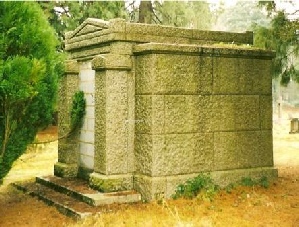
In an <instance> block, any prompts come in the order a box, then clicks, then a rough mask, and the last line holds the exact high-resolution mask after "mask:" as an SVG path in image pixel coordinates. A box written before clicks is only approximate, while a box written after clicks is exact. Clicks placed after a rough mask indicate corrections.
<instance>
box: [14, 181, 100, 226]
mask: <svg viewBox="0 0 299 227" xmlns="http://www.w3.org/2000/svg"><path fill="white" fill-rule="evenodd" d="M12 185H13V186H15V187H16V188H17V189H19V190H21V191H23V192H26V193H28V194H29V195H31V196H34V197H37V198H38V199H40V200H42V201H44V202H45V203H46V204H48V205H50V206H54V207H56V208H57V210H58V211H59V212H60V213H62V214H64V215H66V216H68V217H72V218H74V219H76V220H79V219H82V218H85V217H88V216H90V215H92V214H96V213H100V211H98V210H95V209H94V208H95V207H92V206H90V205H88V204H86V203H84V202H81V201H78V200H77V199H74V198H72V197H70V196H67V195H65V194H62V193H60V192H57V191H55V190H53V189H51V188H49V187H47V186H44V185H41V184H39V183H36V182H30V183H19V182H17V183H12Z"/></svg>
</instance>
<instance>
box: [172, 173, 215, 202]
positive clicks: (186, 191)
mask: <svg viewBox="0 0 299 227" xmlns="http://www.w3.org/2000/svg"><path fill="white" fill-rule="evenodd" d="M218 189H219V187H218V186H217V185H216V184H214V182H213V180H212V179H211V177H210V175H209V174H203V173H201V174H199V175H198V176H197V177H195V178H193V179H191V180H188V181H186V183H184V184H180V185H178V187H177V189H176V191H175V194H174V195H173V198H174V199H177V198H181V197H183V198H187V199H192V198H194V197H196V196H198V195H199V193H201V192H203V197H204V198H207V199H212V197H213V196H214V195H215V193H216V192H217V191H218Z"/></svg>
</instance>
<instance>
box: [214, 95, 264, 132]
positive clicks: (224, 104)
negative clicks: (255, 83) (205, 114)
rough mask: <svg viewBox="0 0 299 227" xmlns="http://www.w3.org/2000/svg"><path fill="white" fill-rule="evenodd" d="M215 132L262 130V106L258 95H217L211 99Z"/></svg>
mask: <svg viewBox="0 0 299 227" xmlns="http://www.w3.org/2000/svg"><path fill="white" fill-rule="evenodd" d="M211 102H212V109H211V112H212V113H213V115H212V116H210V119H211V120H212V121H211V124H212V125H213V126H212V128H213V131H232V130H234V131H242V130H258V129H260V114H259V111H260V105H259V96H257V95H250V96H249V95H217V96H213V97H212V99H211Z"/></svg>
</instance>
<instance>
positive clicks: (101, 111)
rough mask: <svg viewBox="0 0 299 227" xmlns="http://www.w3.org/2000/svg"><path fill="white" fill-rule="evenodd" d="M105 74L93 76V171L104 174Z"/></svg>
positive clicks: (99, 73) (100, 73)
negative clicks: (94, 113) (94, 116)
mask: <svg viewBox="0 0 299 227" xmlns="http://www.w3.org/2000/svg"><path fill="white" fill-rule="evenodd" d="M105 106H106V73H105V72H104V71H100V72H96V76H95V112H96V114H97V117H96V118H95V135H94V136H95V143H94V146H95V161H94V170H95V171H96V172H98V173H106V110H105Z"/></svg>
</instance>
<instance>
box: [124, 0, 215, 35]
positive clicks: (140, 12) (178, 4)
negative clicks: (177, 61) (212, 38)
mask: <svg viewBox="0 0 299 227" xmlns="http://www.w3.org/2000/svg"><path fill="white" fill-rule="evenodd" d="M127 10H128V11H129V15H130V21H131V22H138V23H148V24H162V25H170V26H175V27H192V28H197V29H210V27H211V22H212V18H213V15H212V13H211V11H210V7H209V4H208V3H207V2H204V1H163V2H161V1H157V0H156V1H149V0H141V1H140V5H138V4H137V3H136V0H131V1H129V4H128V7H127Z"/></svg>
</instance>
